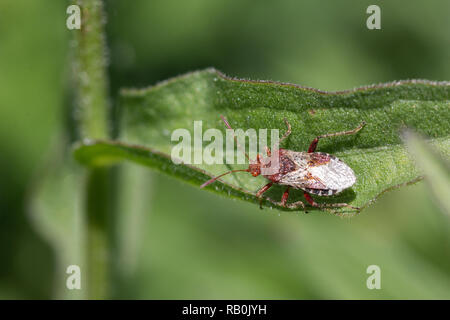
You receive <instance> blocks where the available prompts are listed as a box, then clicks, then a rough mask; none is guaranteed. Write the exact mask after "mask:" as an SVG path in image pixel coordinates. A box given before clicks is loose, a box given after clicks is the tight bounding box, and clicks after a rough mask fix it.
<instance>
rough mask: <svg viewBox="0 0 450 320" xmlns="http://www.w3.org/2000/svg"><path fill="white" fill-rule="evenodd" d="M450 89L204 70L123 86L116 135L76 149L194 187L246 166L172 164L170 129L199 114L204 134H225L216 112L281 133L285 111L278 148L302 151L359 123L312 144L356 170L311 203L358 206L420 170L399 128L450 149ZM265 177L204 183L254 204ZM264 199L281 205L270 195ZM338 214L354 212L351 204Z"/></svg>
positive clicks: (91, 160) (421, 83)
mask: <svg viewBox="0 0 450 320" xmlns="http://www.w3.org/2000/svg"><path fill="white" fill-rule="evenodd" d="M449 97H450V84H449V83H448V82H431V81H426V80H411V81H403V82H393V83H387V84H381V85H373V86H369V87H362V88H358V89H354V90H348V91H342V92H331V93H330V92H323V91H320V90H316V89H311V88H305V87H301V86H297V85H293V84H283V83H276V82H269V81H249V80H240V79H233V78H228V77H226V76H224V75H223V74H222V73H220V72H218V71H216V70H214V69H207V70H204V71H200V72H194V73H190V74H187V75H184V76H181V77H178V78H174V79H171V80H168V81H165V82H163V83H160V84H158V85H156V86H154V87H150V88H147V89H138V90H136V89H128V90H122V92H121V106H122V110H121V111H122V113H121V118H122V133H121V136H120V137H119V139H118V140H119V141H114V142H113V141H86V142H84V143H82V144H80V145H78V146H77V148H76V151H75V156H76V158H77V159H78V160H80V161H81V162H83V163H85V164H88V165H104V164H111V163H114V162H117V161H118V160H130V161H134V162H137V163H140V164H144V165H147V166H150V167H154V168H156V169H158V170H160V171H163V172H165V173H168V174H170V175H173V176H176V177H179V178H181V179H183V180H185V181H187V182H190V183H192V184H194V185H198V186H199V185H200V184H201V183H203V182H205V181H206V180H207V179H209V178H210V176H215V175H218V174H220V173H223V172H225V171H228V170H229V169H230V168H233V169H236V168H241V169H242V168H246V166H243V165H206V164H201V165H195V166H194V165H175V164H174V163H173V162H171V160H170V156H169V155H170V153H171V148H172V147H173V146H174V145H176V144H177V143H178V141H176V142H171V133H172V132H173V131H174V130H175V129H179V128H185V129H188V130H189V131H190V132H191V136H192V137H193V136H194V135H193V122H194V121H196V120H201V121H203V132H205V131H206V130H207V129H208V128H217V129H220V130H221V131H222V132H225V127H224V125H223V123H222V121H221V119H220V115H224V116H226V117H227V119H228V120H229V122H230V124H231V126H232V127H233V128H234V129H238V128H241V129H243V130H247V129H249V128H254V129H255V130H257V131H258V129H263V128H267V129H280V133H283V132H284V131H285V124H284V122H283V119H284V118H287V119H288V121H289V122H290V124H291V126H292V134H291V135H290V137H289V138H288V139H287V140H286V141H285V142H283V144H282V145H281V147H282V148H286V149H291V150H294V151H305V150H307V148H308V146H309V144H310V143H311V141H312V140H313V139H314V138H315V137H316V136H317V135H320V134H324V133H332V132H338V131H343V130H350V129H353V128H355V127H356V126H358V125H359V124H360V123H361V122H362V121H366V122H367V125H366V127H364V128H363V130H361V131H360V132H359V133H358V134H356V135H352V136H340V137H335V138H326V139H322V140H320V142H319V145H318V147H317V150H316V151H322V152H327V153H331V154H334V155H336V156H337V157H339V158H341V159H342V160H344V162H345V163H347V164H348V165H349V166H350V167H351V168H353V170H354V171H355V174H356V176H357V182H356V184H355V185H354V186H353V187H352V188H350V189H347V190H345V191H344V192H342V193H341V194H339V195H337V196H334V197H317V198H316V201H317V202H320V203H333V202H347V203H349V204H351V205H353V206H357V207H362V208H365V207H367V206H368V205H369V204H371V203H373V202H374V200H375V199H376V198H377V197H378V196H379V195H380V194H382V193H383V192H385V191H387V190H391V189H393V188H396V187H398V186H401V185H405V184H408V183H412V182H415V181H418V179H419V178H420V175H419V172H418V171H417V169H415V167H414V165H413V163H412V162H411V161H410V160H409V157H408V155H407V152H406V150H405V148H404V146H403V145H402V141H401V139H400V136H399V130H400V129H401V128H403V127H411V128H415V129H416V130H417V131H419V132H421V133H423V134H425V135H428V136H429V137H430V138H431V139H430V143H431V144H433V145H434V146H435V147H436V148H437V149H439V150H441V151H442V153H443V154H444V156H446V157H449V156H450V139H449V133H450V127H449V125H448V123H449V122H450V112H449V107H450V102H449ZM208 143H209V142H206V143H203V147H205V146H206V145H207V144H208ZM265 183H266V180H265V178H263V177H261V176H259V177H257V178H254V177H252V176H251V175H250V174H248V173H242V172H241V173H235V174H231V175H228V176H225V177H223V178H222V179H221V181H217V182H215V183H214V184H211V185H210V186H208V187H207V189H209V190H212V191H215V192H217V193H220V194H223V195H226V196H231V197H237V198H240V199H243V200H247V201H251V202H255V203H258V199H256V197H255V195H254V194H255V192H256V190H258V188H260V187H261V186H263V185H264V184H265ZM283 191H284V188H283V187H281V186H275V187H273V188H272V189H270V190H269V191H268V192H267V193H266V194H265V196H267V197H270V198H271V199H280V198H281V194H282V193H283ZM300 199H302V192H295V191H294V192H291V195H290V200H289V201H297V200H300ZM277 201H278V200H277ZM263 205H265V206H270V207H277V208H279V209H284V208H281V207H279V206H278V205H277V204H276V203H275V202H271V201H267V200H266V201H264V202H263ZM310 209H311V210H312V208H310ZM310 209H308V210H310ZM284 210H286V209H284ZM337 212H338V213H340V214H350V213H354V211H352V210H350V209H348V208H343V209H339V210H338V211H337Z"/></svg>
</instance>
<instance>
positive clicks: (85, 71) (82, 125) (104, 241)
mask: <svg viewBox="0 0 450 320" xmlns="http://www.w3.org/2000/svg"><path fill="white" fill-rule="evenodd" d="M77 5H79V7H80V9H81V30H76V31H75V41H74V44H75V46H74V48H73V49H74V51H75V59H74V64H73V74H74V78H75V83H76V87H77V95H76V98H77V101H76V102H77V110H76V112H75V117H76V120H77V123H78V134H79V136H80V137H81V138H89V139H93V138H108V136H109V132H110V131H109V128H108V125H109V121H108V112H109V98H108V81H107V74H106V64H107V63H106V44H105V36H104V12H103V3H102V1H101V0H78V1H77ZM87 170H88V172H87V179H86V185H85V186H83V187H84V188H85V192H86V196H85V199H86V200H85V201H86V203H85V209H86V215H87V217H86V223H87V226H86V229H87V241H86V243H87V255H86V257H85V258H86V259H87V260H86V266H87V270H86V272H84V274H85V277H84V278H85V279H87V281H86V282H85V283H86V287H87V297H88V298H89V299H102V298H108V292H109V283H110V281H109V280H110V275H111V272H110V268H109V265H110V259H111V257H110V252H111V248H110V247H111V241H110V240H111V239H110V238H109V234H110V232H109V231H110V230H109V229H110V228H109V221H110V219H111V215H110V207H109V203H110V201H109V200H110V190H109V186H110V171H109V170H108V169H103V168H102V169H95V168H94V169H87Z"/></svg>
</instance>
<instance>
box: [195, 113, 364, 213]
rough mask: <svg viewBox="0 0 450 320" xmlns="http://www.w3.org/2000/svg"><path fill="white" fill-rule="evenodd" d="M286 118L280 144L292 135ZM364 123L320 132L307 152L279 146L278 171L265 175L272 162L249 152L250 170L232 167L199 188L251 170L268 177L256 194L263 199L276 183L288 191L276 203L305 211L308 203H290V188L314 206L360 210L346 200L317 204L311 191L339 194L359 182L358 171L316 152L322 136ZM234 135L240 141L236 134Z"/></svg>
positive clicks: (335, 134)
mask: <svg viewBox="0 0 450 320" xmlns="http://www.w3.org/2000/svg"><path fill="white" fill-rule="evenodd" d="M220 117H221V118H222V120H223V122H224V123H225V125H226V127H227V128H228V129H232V128H231V126H230V124H229V123H228V121H227V119H226V118H225V117H223V116H220ZM284 121H285V123H286V126H287V131H286V132H285V134H284V135H283V137H282V138H281V139H280V141H279V143H280V144H281V142H282V141H284V140H285V139H286V138H287V137H289V135H290V134H291V125H290V124H289V122H288V121H287V120H286V119H284ZM365 125H366V123H365V122H364V121H363V122H362V123H361V124H360V125H359V126H358V127H356V128H355V129H353V130H349V131H342V132H335V133H328V134H323V135H319V136H317V137H316V138H315V139H314V140H313V141H312V142H311V144H310V145H309V148H308V151H307V152H297V151H292V150H287V149H281V148H280V149H279V151H278V156H279V168H278V170H277V172H275V173H274V174H270V175H264V174H262V173H261V169H262V168H265V167H267V166H269V165H270V162H269V161H267V158H263V157H262V156H261V155H260V154H258V155H257V156H256V161H250V159H249V157H248V155H247V154H245V155H246V157H247V159H249V161H250V164H249V167H248V169H242V170H231V171H228V172H225V173H223V174H221V175H219V176H217V177H214V178H212V179H210V180H208V181H206V182H205V183H203V184H202V185H201V186H200V188H204V187H206V186H207V185H209V184H211V183H213V182H214V181H216V180H217V179H219V178H220V177H223V176H224V175H227V174H229V173H232V172H239V171H245V172H249V173H251V175H252V176H254V177H257V176H259V175H261V174H262V175H263V176H264V177H265V178H266V179H268V180H269V183H267V184H266V185H265V186H263V187H262V188H261V189H259V191H258V192H257V193H256V196H257V197H258V198H260V200H261V201H262V195H263V193H265V192H266V191H267V190H269V189H270V187H272V186H273V185H274V184H279V185H284V186H286V191H285V192H284V193H283V196H282V197H281V202H279V203H277V204H278V205H281V206H282V207H287V208H292V209H296V208H299V207H302V208H303V209H304V210H305V204H304V203H303V202H302V201H297V202H294V203H291V204H288V203H287V201H288V197H289V191H290V189H291V188H293V189H300V190H303V194H304V197H305V199H306V201H307V202H308V203H309V204H310V205H311V206H313V207H318V208H329V207H349V208H352V209H356V210H358V209H359V208H357V207H352V206H350V205H348V204H347V203H327V204H321V203H317V202H315V201H314V199H313V198H312V197H311V194H315V195H318V196H332V195H335V194H338V193H340V192H341V191H343V190H345V189H347V188H350V187H351V186H352V185H353V184H354V183H355V182H356V176H355V173H354V172H353V170H352V169H351V168H350V167H349V166H348V165H346V164H345V163H344V162H343V161H342V160H340V159H338V158H337V157H335V156H333V155H331V154H328V153H324V152H315V150H316V147H317V144H318V142H319V140H320V139H323V138H330V137H337V136H343V135H351V134H355V133H357V132H358V131H359V130H361V129H362V128H363V127H364V126H365ZM234 138H235V140H236V142H237V138H236V136H235V137H234ZM266 152H267V156H268V157H270V156H271V151H270V149H269V148H268V147H266ZM268 200H271V199H268Z"/></svg>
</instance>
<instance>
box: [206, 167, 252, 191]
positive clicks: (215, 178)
mask: <svg viewBox="0 0 450 320" xmlns="http://www.w3.org/2000/svg"><path fill="white" fill-rule="evenodd" d="M240 171H246V172H249V169H238V170H231V171H228V172H225V173H222V174H221V175H220V176H217V177H214V178H212V179H210V180H208V181H206V182H205V183H204V184H202V185H201V186H200V189H201V188H204V187H206V186H207V185H209V184H211V183H213V182H214V181H216V180H217V179H219V178H221V177H223V176H224V175H227V174H229V173H232V172H240Z"/></svg>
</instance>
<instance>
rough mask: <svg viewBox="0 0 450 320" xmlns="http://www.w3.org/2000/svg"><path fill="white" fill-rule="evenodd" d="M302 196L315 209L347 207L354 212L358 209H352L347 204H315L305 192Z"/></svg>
mask: <svg viewBox="0 0 450 320" xmlns="http://www.w3.org/2000/svg"><path fill="white" fill-rule="evenodd" d="M303 195H304V196H305V199H306V201H308V203H309V204H310V205H311V206H313V207H316V208H342V207H347V208H351V209H355V210H359V208H358V207H353V206H351V205H349V204H347V203H317V202H315V201H314V199H313V198H312V197H311V196H310V195H309V193H307V192H306V191H305V192H304V193H303Z"/></svg>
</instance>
